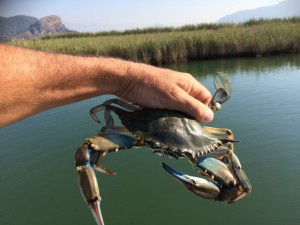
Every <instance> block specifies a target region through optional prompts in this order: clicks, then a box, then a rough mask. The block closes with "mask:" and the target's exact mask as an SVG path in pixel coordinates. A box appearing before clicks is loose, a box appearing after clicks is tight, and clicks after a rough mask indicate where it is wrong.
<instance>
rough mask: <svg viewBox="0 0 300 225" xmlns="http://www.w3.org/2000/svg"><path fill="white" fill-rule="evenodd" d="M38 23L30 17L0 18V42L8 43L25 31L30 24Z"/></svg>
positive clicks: (36, 19)
mask: <svg viewBox="0 0 300 225" xmlns="http://www.w3.org/2000/svg"><path fill="white" fill-rule="evenodd" d="M36 21H38V18H35V17H32V16H13V17H8V18H6V17H0V40H2V41H8V40H10V39H11V38H12V37H15V36H17V35H18V34H20V33H22V32H24V31H26V30H27V29H28V28H29V26H30V25H31V24H33V23H34V22H36Z"/></svg>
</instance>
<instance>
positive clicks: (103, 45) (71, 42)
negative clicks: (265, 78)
mask: <svg viewBox="0 0 300 225" xmlns="http://www.w3.org/2000/svg"><path fill="white" fill-rule="evenodd" d="M68 35H69V36H68ZM72 35H73V34H66V35H56V36H49V37H46V38H43V39H38V40H14V41H13V42H12V43H13V44H15V45H17V46H23V47H28V48H33V49H39V50H43V51H51V52H60V53H66V54H74V55H89V56H111V57H118V58H123V59H128V60H132V61H138V62H145V63H148V64H164V63H176V62H179V61H187V60H193V59H201V58H217V57H235V56H256V55H267V54H278V53H286V52H300V18H290V19H274V20H251V21H248V22H246V23H244V24H203V25H186V26H183V27H180V28H164V29H163V28H152V29H150V28H149V29H142V30H139V29H137V30H131V31H124V32H117V31H114V32H111V33H109V32H102V33H97V34H94V35H90V34H87V33H82V34H80V33H79V34H76V35H75V36H72ZM80 35H82V36H80Z"/></svg>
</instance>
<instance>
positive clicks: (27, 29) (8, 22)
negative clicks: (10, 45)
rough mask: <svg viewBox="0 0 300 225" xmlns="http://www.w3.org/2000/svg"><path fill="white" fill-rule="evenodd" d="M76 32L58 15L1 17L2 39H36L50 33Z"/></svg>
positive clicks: (0, 32)
mask: <svg viewBox="0 0 300 225" xmlns="http://www.w3.org/2000/svg"><path fill="white" fill-rule="evenodd" d="M68 32H74V31H71V30H69V29H67V28H66V27H65V25H64V24H63V23H62V21H61V18H60V17H58V16H54V15H52V16H46V17H43V18H41V19H37V18H35V17H31V16H14V17H9V18H5V17H0V41H10V40H11V39H12V38H21V39H34V38H40V37H42V36H45V35H48V34H61V33H68Z"/></svg>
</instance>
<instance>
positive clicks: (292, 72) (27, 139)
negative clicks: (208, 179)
mask: <svg viewBox="0 0 300 225" xmlns="http://www.w3.org/2000/svg"><path fill="white" fill-rule="evenodd" d="M172 68H173V69H176V70H180V71H186V72H189V73H192V74H194V75H195V76H196V77H197V79H198V80H200V81H201V82H203V83H204V84H205V85H206V86H207V87H208V88H209V89H210V90H211V91H213V85H212V83H213V78H212V74H214V73H215V72H217V71H223V72H226V73H228V74H229V76H230V80H231V82H232V86H233V91H232V97H231V99H230V101H228V102H227V103H226V104H224V107H223V109H222V111H221V112H219V113H218V114H217V115H216V117H215V120H214V121H213V123H211V124H210V125H211V126H216V127H227V128H230V129H232V130H233V132H234V133H235V137H236V139H238V140H241V142H240V143H238V144H237V145H236V154H237V155H238V157H239V158H240V160H241V162H242V165H243V167H244V170H245V172H246V173H247V175H248V177H249V179H250V180H251V182H252V185H253V191H252V193H251V194H250V195H249V196H248V197H247V198H246V199H244V200H243V201H241V202H238V203H236V204H232V205H226V204H224V203H222V202H214V201H209V200H204V199H201V198H199V197H197V196H195V195H193V194H191V193H190V192H188V191H186V190H185V189H184V188H183V186H181V185H180V184H179V183H178V182H176V181H175V180H174V179H172V178H171V177H170V176H169V175H168V174H167V173H166V172H165V171H163V170H162V168H161V166H160V163H161V162H162V161H164V162H166V163H168V164H169V165H171V166H172V167H174V168H176V169H178V170H182V171H185V172H187V173H189V174H191V175H196V174H197V169H196V168H194V167H192V166H191V165H190V164H189V163H188V162H187V161H185V160H170V159H164V158H161V157H158V156H156V155H154V154H152V153H151V152H150V151H149V150H147V149H134V150H127V151H124V152H119V153H118V154H110V155H108V156H107V157H106V158H105V159H103V161H102V162H103V164H104V165H105V166H106V167H108V168H110V169H112V170H114V171H116V172H118V174H117V175H116V176H105V175H98V180H99V184H100V189H101V190H100V191H101V195H102V198H103V201H102V212H103V214H104V219H105V222H106V224H107V225H113V224H115V225H118V224H122V225H126V224H138V225H140V224H145V225H153V224H156V225H165V224H172V225H180V224H189V225H198V224H209V225H217V224H222V225H224V224H231V225H238V224H242V225H248V224H249V225H250V224H251V225H253V224H262V225H264V224H272V225H276V224H278V225H279V224H280V225H282V224H285V225H296V224H300V147H299V146H300V145H299V143H300V142H299V139H300V135H299V130H300V55H289V56H276V57H266V58H246V59H226V60H205V61H198V62H191V63H182V64H178V65H175V66H172ZM110 97H111V96H105V97H99V98H94V99H90V100H88V101H84V102H81V103H77V104H72V105H68V106H65V107H60V108H57V109H54V110H50V111H47V112H45V113H42V114H39V115H37V116H34V117H32V118H29V119H26V120H24V121H22V122H19V123H17V124H13V125H11V126H8V127H6V128H3V129H1V130H0V137H1V139H0V149H1V150H0V162H1V163H0V182H1V185H0V224H1V225H2V224H3V225H19V224H20V225H23V224H26V225H27V224H28V225H53V224H62V225H71V224H72V225H74V224H85V225H88V224H91V225H93V224H94V219H93V218H92V215H91V213H90V211H89V209H88V207H87V206H86V205H85V203H84V202H83V199H82V197H81V194H80V191H79V188H78V185H77V173H76V171H75V168H74V162H73V161H74V153H75V150H76V148H77V147H78V146H79V145H81V144H82V142H83V140H84V138H85V137H89V136H92V135H94V134H96V133H97V131H98V130H99V125H98V124H96V123H95V122H93V120H92V119H91V118H90V117H89V115H88V110H89V108H91V107H92V106H94V105H96V104H99V103H101V102H102V101H103V100H105V99H107V98H110ZM20 110H22V109H20Z"/></svg>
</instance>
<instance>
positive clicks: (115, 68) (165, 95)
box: [0, 44, 213, 127]
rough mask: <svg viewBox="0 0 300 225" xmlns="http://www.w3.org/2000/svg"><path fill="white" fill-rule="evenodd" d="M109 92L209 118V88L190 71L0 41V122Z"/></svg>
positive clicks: (131, 99)
mask: <svg viewBox="0 0 300 225" xmlns="http://www.w3.org/2000/svg"><path fill="white" fill-rule="evenodd" d="M104 94H113V95H116V96H118V97H120V98H123V99H126V100H129V101H133V102H137V103H138V104H140V105H142V106H144V107H149V108H159V109H162V108H164V109H171V110H178V111H182V112H185V113H187V114H189V115H191V116H193V117H194V118H196V119H197V120H198V121H200V122H209V121H211V120H212V119H213V113H212V112H211V110H210V109H209V108H208V104H209V102H210V101H211V94H210V92H209V91H208V90H207V89H206V88H205V87H204V86H203V85H202V84H201V83H199V82H198V81H197V80H196V79H195V78H193V76H192V75H190V74H188V73H181V72H176V71H172V70H168V69H161V68H158V67H154V66H149V65H146V64H142V63H134V62H130V61H125V60H121V59H115V58H104V57H103V58H102V57H101V58H96V57H79V56H70V55H63V54H54V53H45V52H39V51H33V50H28V49H24V48H18V47H14V46H9V45H3V44H1V45H0V127H5V126H7V125H9V124H11V123H14V122H17V121H19V120H22V119H24V118H27V117H30V116H33V115H35V114H37V113H39V112H42V111H45V110H48V109H51V108H55V107H58V106H62V105H66V104H70V103H74V102H78V101H81V100H84V99H88V98H91V97H95V96H99V95H104Z"/></svg>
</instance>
